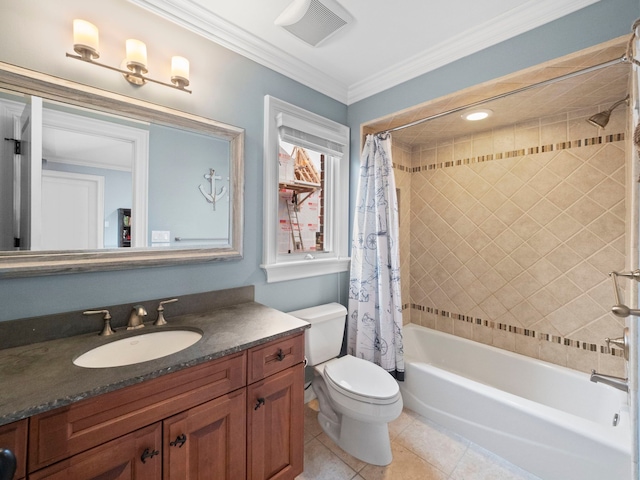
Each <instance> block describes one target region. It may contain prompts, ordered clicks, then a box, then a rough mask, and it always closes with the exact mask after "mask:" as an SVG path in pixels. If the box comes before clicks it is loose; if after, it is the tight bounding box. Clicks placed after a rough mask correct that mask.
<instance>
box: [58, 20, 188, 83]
mask: <svg viewBox="0 0 640 480" xmlns="http://www.w3.org/2000/svg"><path fill="white" fill-rule="evenodd" d="M98 45H99V40H98V28H97V27H96V26H95V25H93V24H92V23H90V22H87V21H86V20H80V19H78V18H76V19H74V20H73V50H74V51H75V52H76V53H77V55H74V54H72V53H67V57H69V58H75V59H76V60H81V61H83V62H87V63H91V64H92V65H97V66H99V67H103V68H108V69H109V70H113V71H116V72H120V73H121V74H122V75H123V76H124V78H125V79H126V80H127V81H128V82H131V83H133V84H134V85H139V86H142V85H144V84H145V83H147V82H153V83H158V84H160V85H164V86H165V87H171V88H175V89H177V90H182V91H183V92H187V93H191V90H189V89H187V88H186V87H188V86H189V60H187V59H186V58H184V57H180V56H175V57H172V58H171V83H166V82H161V81H160V80H155V79H153V78H151V77H148V76H147V75H146V74H147V73H148V70H147V46H146V45H145V44H144V42H141V41H140V40H136V39H133V38H130V39H128V40H127V41H126V49H127V57H126V59H125V60H124V61H123V62H122V67H121V68H116V67H111V66H109V65H105V64H104V63H100V62H96V59H97V58H99V57H100V52H99V50H98Z"/></svg>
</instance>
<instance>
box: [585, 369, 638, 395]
mask: <svg viewBox="0 0 640 480" xmlns="http://www.w3.org/2000/svg"><path fill="white" fill-rule="evenodd" d="M590 380H591V381H592V382H595V383H604V384H605V385H609V386H611V387H613V388H617V389H618V390H622V391H623V392H628V391H629V379H628V378H622V377H614V376H613V375H604V374H602V373H596V371H595V370H591V378H590Z"/></svg>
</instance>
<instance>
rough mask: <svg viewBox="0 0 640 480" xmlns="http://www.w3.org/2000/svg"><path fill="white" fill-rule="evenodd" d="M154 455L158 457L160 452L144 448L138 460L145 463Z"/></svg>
mask: <svg viewBox="0 0 640 480" xmlns="http://www.w3.org/2000/svg"><path fill="white" fill-rule="evenodd" d="M156 455H160V452H159V451H158V450H152V449H150V448H145V449H144V452H142V456H141V457H140V460H142V463H147V458H153V457H155V456H156Z"/></svg>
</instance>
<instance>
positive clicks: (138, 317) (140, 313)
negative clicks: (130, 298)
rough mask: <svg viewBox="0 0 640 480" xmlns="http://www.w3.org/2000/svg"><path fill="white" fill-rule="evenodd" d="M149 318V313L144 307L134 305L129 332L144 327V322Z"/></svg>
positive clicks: (128, 326) (130, 316) (128, 327)
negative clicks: (145, 318)
mask: <svg viewBox="0 0 640 480" xmlns="http://www.w3.org/2000/svg"><path fill="white" fill-rule="evenodd" d="M146 316H147V311H146V310H145V308H144V307H143V306H142V305H134V306H133V308H132V309H131V315H129V323H128V325H127V330H133V329H135V328H142V327H144V323H143V322H142V320H143V319H144V317H146Z"/></svg>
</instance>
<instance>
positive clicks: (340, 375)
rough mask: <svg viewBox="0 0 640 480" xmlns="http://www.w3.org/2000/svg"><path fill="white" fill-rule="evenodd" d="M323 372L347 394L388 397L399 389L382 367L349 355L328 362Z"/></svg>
mask: <svg viewBox="0 0 640 480" xmlns="http://www.w3.org/2000/svg"><path fill="white" fill-rule="evenodd" d="M324 373H325V375H326V376H327V377H329V379H330V380H331V382H332V383H333V384H334V385H335V386H336V387H338V388H340V389H342V390H344V391H345V392H346V393H348V394H349V393H350V394H356V395H359V396H361V397H368V398H377V399H388V398H392V397H394V396H396V395H397V394H398V392H399V391H400V388H399V387H398V383H397V382H396V381H395V379H394V378H393V377H392V376H391V375H389V373H387V372H386V371H385V370H384V369H383V368H381V367H380V366H378V365H376V364H374V363H371V362H368V361H366V360H363V359H361V358H357V357H353V356H351V355H346V356H344V357H340V358H336V359H335V360H332V361H331V362H328V363H327V365H325V367H324Z"/></svg>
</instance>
